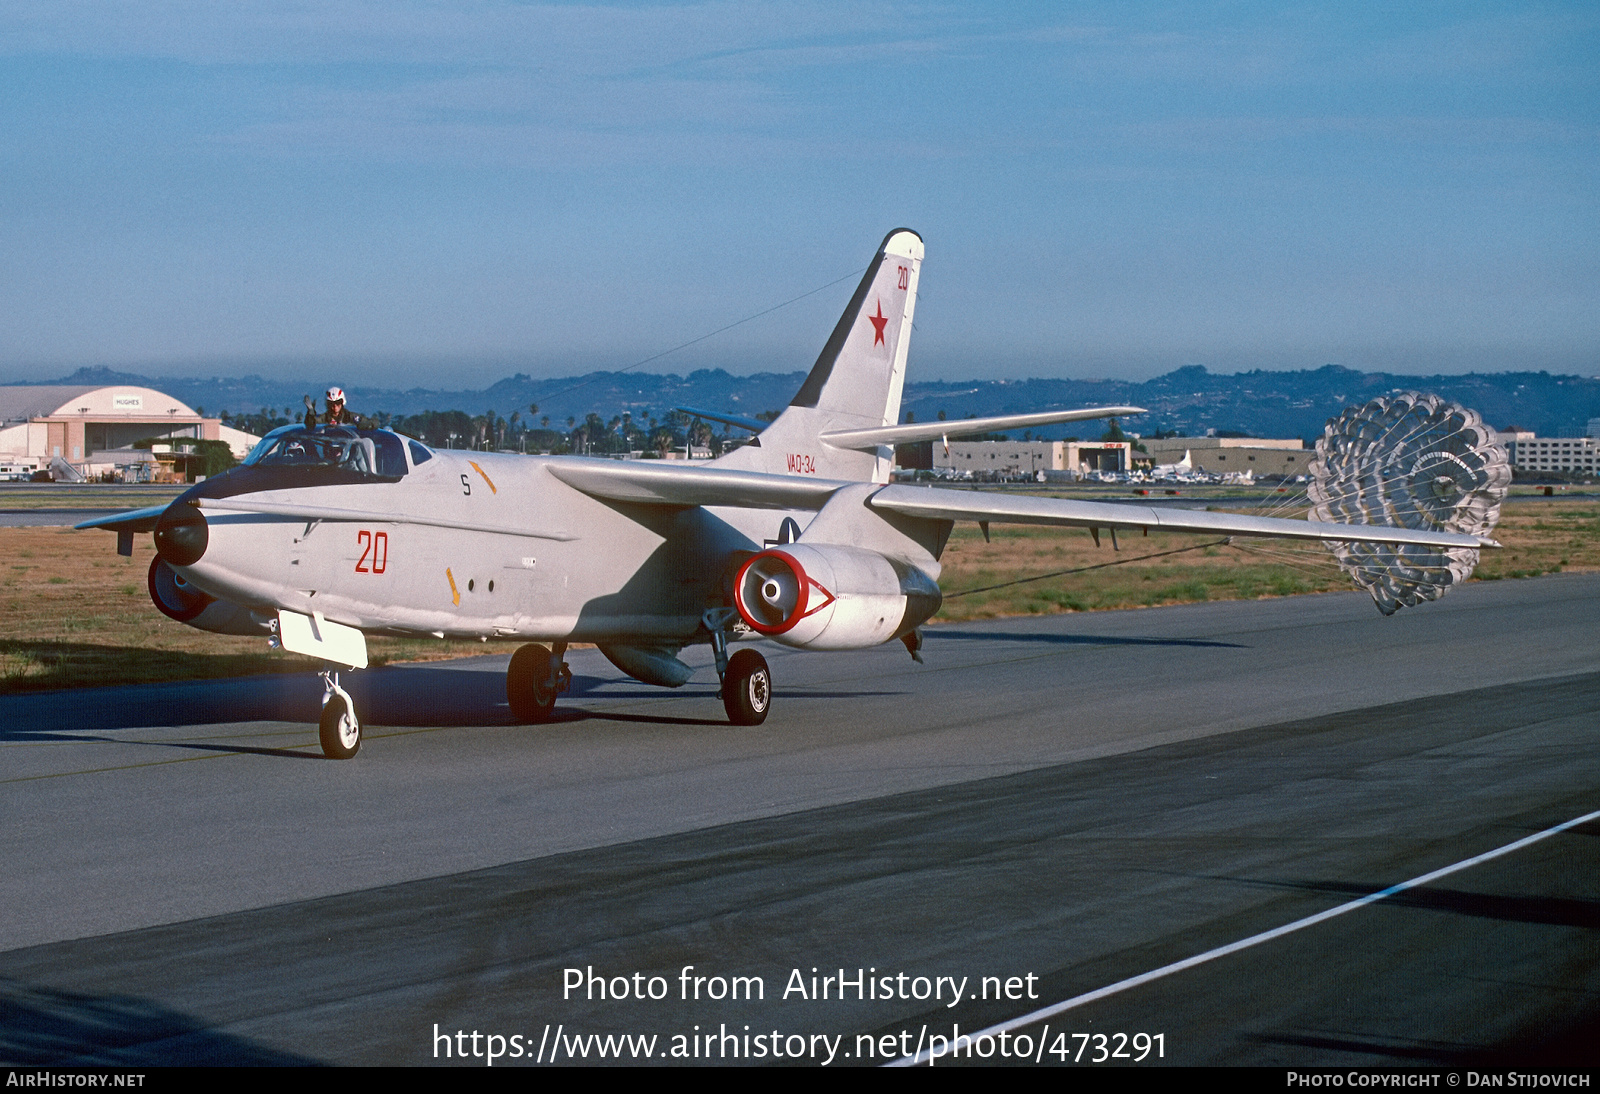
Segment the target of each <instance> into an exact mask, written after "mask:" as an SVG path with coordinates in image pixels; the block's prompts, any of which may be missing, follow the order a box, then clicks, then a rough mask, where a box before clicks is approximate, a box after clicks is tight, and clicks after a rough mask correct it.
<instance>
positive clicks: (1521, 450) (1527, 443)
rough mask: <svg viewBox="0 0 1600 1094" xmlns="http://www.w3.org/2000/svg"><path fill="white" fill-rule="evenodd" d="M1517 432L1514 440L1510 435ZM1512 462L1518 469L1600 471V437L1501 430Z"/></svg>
mask: <svg viewBox="0 0 1600 1094" xmlns="http://www.w3.org/2000/svg"><path fill="white" fill-rule="evenodd" d="M1512 436H1514V438H1515V439H1514V440H1509V439H1508V437H1512ZM1496 439H1498V440H1500V441H1501V443H1502V444H1505V445H1506V448H1507V449H1508V450H1509V455H1510V456H1511V466H1512V467H1514V468H1516V469H1517V470H1518V471H1530V472H1531V471H1580V472H1585V473H1587V474H1590V475H1593V474H1595V473H1596V472H1597V471H1600V437H1536V436H1534V435H1533V434H1532V433H1524V432H1518V433H1515V434H1510V435H1508V434H1505V433H1501V434H1498V435H1497V438H1496Z"/></svg>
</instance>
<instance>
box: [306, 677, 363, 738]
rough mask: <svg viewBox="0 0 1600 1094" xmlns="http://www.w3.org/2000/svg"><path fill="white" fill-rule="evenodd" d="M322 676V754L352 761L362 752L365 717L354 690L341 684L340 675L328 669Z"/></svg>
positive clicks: (319, 728) (319, 725)
mask: <svg viewBox="0 0 1600 1094" xmlns="http://www.w3.org/2000/svg"><path fill="white" fill-rule="evenodd" d="M318 675H320V676H321V677H322V685H323V692H322V720H321V722H320V723H318V727H317V728H318V735H319V736H320V737H321V739H322V754H323V755H324V756H326V757H328V759H330V760H348V759H349V758H350V757H352V756H354V755H355V754H356V753H357V752H360V751H361V720H360V719H359V718H357V717H356V705H355V702H354V701H353V700H352V699H351V698H350V693H349V692H347V691H345V690H344V688H342V687H340V686H339V674H338V673H337V672H334V671H332V670H331V669H329V670H324V671H323V672H321V673H319V674H318Z"/></svg>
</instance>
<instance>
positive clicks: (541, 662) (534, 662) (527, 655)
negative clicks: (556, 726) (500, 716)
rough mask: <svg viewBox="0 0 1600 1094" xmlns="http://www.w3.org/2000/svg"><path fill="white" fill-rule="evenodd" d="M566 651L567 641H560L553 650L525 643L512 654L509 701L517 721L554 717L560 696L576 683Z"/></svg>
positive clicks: (507, 672)
mask: <svg viewBox="0 0 1600 1094" xmlns="http://www.w3.org/2000/svg"><path fill="white" fill-rule="evenodd" d="M566 655H567V644H566V643H565V642H557V643H556V644H555V650H554V651H553V652H552V651H551V650H547V649H545V648H544V647H543V646H538V645H533V646H523V647H522V648H521V649H519V650H517V652H516V653H514V654H512V655H511V667H510V668H509V669H507V670H506V701H507V702H509V703H510V704H511V714H512V716H513V717H514V718H516V720H517V721H519V722H522V723H524V724H528V723H534V722H548V721H549V720H550V715H551V714H553V713H554V712H555V709H556V696H557V695H560V694H561V693H562V692H564V691H566V690H567V689H568V688H570V687H571V686H572V670H571V669H569V668H568V667H567V662H566V660H565V658H566Z"/></svg>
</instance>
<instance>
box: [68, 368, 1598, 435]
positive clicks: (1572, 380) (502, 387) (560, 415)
mask: <svg viewBox="0 0 1600 1094" xmlns="http://www.w3.org/2000/svg"><path fill="white" fill-rule="evenodd" d="M804 379H805V374H804V373H800V372H792V373H770V372H768V373H757V374H756V375H753V376H732V375H729V374H728V373H727V372H724V371H722V370H721V369H701V370H698V371H695V372H692V373H690V374H689V375H688V376H678V375H672V374H668V375H658V374H654V373H620V372H593V373H589V374H587V375H584V376H575V377H560V378H553V379H534V378H533V377H531V376H527V375H524V374H521V373H518V374H517V375H515V376H510V377H507V378H506V379H504V380H500V381H499V382H497V383H495V384H493V385H492V386H490V387H488V388H485V389H483V390H479V391H447V390H434V389H425V388H413V389H411V390H409V391H397V390H389V389H384V388H375V387H361V386H350V387H347V388H346V390H347V392H348V393H349V397H350V405H351V407H353V408H354V409H355V410H357V411H358V412H360V413H362V414H375V413H378V412H379V411H387V412H388V413H390V414H416V413H418V412H420V411H424V410H462V411H465V412H467V413H468V414H473V415H476V414H482V413H484V412H485V411H488V410H491V409H492V410H494V411H495V412H496V413H498V414H500V415H502V416H504V417H509V416H510V415H511V413H512V411H520V412H521V414H522V416H523V418H524V419H526V418H528V417H529V414H528V407H529V405H530V404H532V403H538V404H539V414H538V417H539V418H544V417H548V418H549V419H550V424H551V426H552V427H554V428H559V427H561V426H564V425H565V423H566V420H567V418H569V417H571V418H575V419H577V420H579V421H582V420H583V418H584V416H585V415H587V414H588V413H590V412H591V411H593V412H596V413H599V414H600V415H601V417H603V418H607V419H609V418H610V417H612V416H613V415H617V414H621V413H623V412H624V411H626V412H628V413H630V414H631V415H632V416H633V417H634V419H635V420H638V421H644V420H645V419H648V418H649V417H651V416H657V417H659V416H661V415H662V414H664V413H665V412H666V411H667V410H668V409H670V408H671V407H673V406H681V405H688V406H697V407H703V408H705V409H707V410H723V411H730V412H733V413H737V414H743V415H747V416H750V417H755V416H756V415H758V414H760V413H761V412H762V411H766V410H778V409H781V408H782V407H784V406H786V405H787V404H788V402H789V400H790V399H791V398H792V397H793V395H794V393H795V391H796V390H798V389H799V387H800V384H801V382H802V381H803V380H804ZM46 382H48V383H52V384H116V383H123V384H139V385H142V386H145V387H153V388H157V389H159V390H161V391H165V392H168V393H169V394H171V395H173V396H175V397H177V398H179V399H181V400H183V401H184V402H186V403H188V404H190V405H191V406H200V407H204V408H205V411H206V413H208V414H217V413H220V412H221V411H223V410H227V411H229V412H230V413H253V412H255V411H257V410H259V409H260V408H262V407H273V408H276V409H279V410H282V409H284V408H298V407H300V406H301V398H302V396H304V395H308V394H309V395H318V396H320V394H321V393H320V391H309V390H307V389H306V386H305V383H304V382H303V381H291V382H284V381H278V380H272V379H269V378H266V377H261V376H243V377H214V378H211V379H206V380H196V379H191V378H183V377H147V376H139V375H135V374H132V373H124V372H114V371H112V370H111V369H107V368H94V369H88V368H86V369H79V370H78V371H77V372H75V373H73V374H72V375H71V376H66V377H62V378H61V379H58V380H50V381H46ZM1394 390H1406V391H1431V392H1435V393H1437V394H1439V395H1443V396H1445V397H1447V398H1450V399H1454V400H1456V401H1458V402H1460V403H1463V404H1465V405H1467V406H1470V407H1472V408H1474V409H1475V410H1477V411H1479V412H1480V413H1481V414H1483V416H1484V417H1485V418H1486V419H1487V420H1488V422H1489V424H1491V425H1493V426H1495V427H1497V428H1500V429H1504V428H1507V427H1509V426H1513V425H1515V426H1520V427H1522V428H1524V429H1532V430H1534V431H1535V432H1537V433H1539V434H1541V435H1543V436H1547V437H1548V436H1573V435H1580V434H1582V432H1583V429H1584V425H1585V423H1586V422H1587V420H1588V419H1590V418H1596V417H1600V379H1597V378H1592V377H1582V376H1552V375H1551V374H1549V373H1547V372H1501V373H1468V374H1466V375H1460V376H1402V375H1397V374H1394V373H1386V372H1370V373H1364V372H1356V371H1354V370H1352V369H1347V368H1342V367H1340V366H1338V365H1326V366H1324V367H1322V368H1319V369H1307V370H1301V371H1298V372H1267V371H1260V370H1258V371H1255V372H1242V373H1237V374H1215V373H1211V372H1208V371H1207V370H1206V369H1205V367H1204V366H1201V365H1190V366H1188V367H1186V368H1180V369H1177V370H1176V371H1173V372H1169V373H1167V374H1166V375H1164V376H1158V377H1156V378H1155V379H1153V380H1150V381H1147V382H1145V383H1128V382H1124V381H1118V380H1050V379H1032V380H973V381H969V382H965V383H946V382H923V383H908V384H907V385H906V393H905V399H904V404H903V406H902V412H903V413H909V414H914V415H915V416H916V419H917V420H918V421H932V420H934V419H936V418H937V417H938V414H939V411H941V410H942V411H944V412H945V414H946V416H947V417H950V418H965V417H968V416H969V415H988V414H1008V413H1021V412H1024V411H1029V410H1048V409H1056V408H1064V407H1075V406H1093V405H1097V404H1098V405H1108V404H1113V403H1132V404H1135V405H1138V406H1144V407H1148V408H1149V409H1150V411H1151V413H1150V414H1149V415H1148V416H1147V417H1144V418H1141V419H1137V420H1135V421H1132V422H1130V423H1129V424H1128V428H1129V429H1131V430H1135V431H1137V432H1140V433H1145V434H1149V433H1154V432H1156V431H1158V430H1169V431H1177V432H1182V433H1187V434H1190V435H1196V434H1203V433H1204V432H1205V431H1206V430H1207V429H1216V430H1225V431H1232V432H1238V433H1245V434H1249V435H1251V436H1257V437H1305V438H1311V437H1315V436H1317V435H1319V434H1320V433H1321V432H1322V427H1323V424H1324V423H1325V422H1326V421H1327V419H1328V418H1330V417H1333V416H1334V415H1336V414H1338V413H1339V411H1340V410H1342V409H1343V408H1344V407H1345V406H1348V405H1350V404H1352V403H1360V402H1365V401H1367V400H1368V399H1371V398H1373V397H1374V396H1376V395H1381V394H1383V393H1385V392H1388V391H1394ZM319 405H320V403H319ZM295 416H297V415H295ZM1074 428H1076V430H1077V431H1078V433H1079V434H1081V435H1087V433H1088V432H1090V431H1091V430H1092V428H1093V427H1085V426H1083V425H1079V426H1077V427H1066V426H1063V427H1057V428H1055V429H1053V430H1041V431H1039V433H1040V435H1046V436H1051V437H1061V436H1066V435H1069V434H1070V433H1072V431H1073V429H1074Z"/></svg>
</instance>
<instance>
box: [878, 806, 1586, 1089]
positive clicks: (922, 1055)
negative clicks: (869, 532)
mask: <svg viewBox="0 0 1600 1094" xmlns="http://www.w3.org/2000/svg"><path fill="white" fill-rule="evenodd" d="M1597 819H1600V809H1597V810H1595V811H1594V812H1593V813H1585V814H1584V815H1583V816H1581V817H1574V818H1572V819H1571V820H1569V821H1563V822H1562V823H1560V824H1558V825H1556V826H1555V827H1554V828H1546V829H1545V830H1544V831H1542V832H1535V833H1534V834H1533V835H1531V836H1524V837H1523V838H1522V839H1519V840H1517V841H1516V842H1514V843H1508V844H1506V845H1505V846H1504V847H1497V848H1495V849H1494V850H1493V851H1485V852H1484V853H1483V854H1481V855H1474V856H1473V857H1472V858H1469V859H1463V860H1462V861H1460V862H1457V863H1454V864H1452V865H1450V866H1446V867H1444V868H1442V869H1439V870H1434V871H1433V872H1432V873H1427V874H1423V875H1421V876H1420V877H1414V878H1412V879H1411V880H1410V881H1402V882H1400V884H1398V885H1391V886H1389V887H1388V888H1387V889H1381V890H1379V891H1378V892H1376V893H1369V894H1367V895H1366V896H1364V897H1360V898H1359V899H1356V900H1352V901H1350V902H1349V903H1347V904H1341V905H1339V906H1338V907H1336V908H1329V909H1328V910H1327V911H1325V912H1318V913H1317V914H1316V915H1308V916H1306V917H1305V918H1304V919H1297V920H1295V921H1294V922H1293V923H1285V924H1284V925H1283V926H1281V927H1274V928H1273V929H1272V930H1270V931H1262V932H1261V933H1260V934H1253V935H1251V936H1250V937H1249V938H1241V939H1240V940H1239V941H1237V942H1230V943H1228V944H1227V945H1226V946H1218V947H1217V948H1216V949H1214V950H1207V951H1206V952H1205V953H1201V954H1196V955H1195V956H1193V957H1186V958H1184V959H1183V960H1182V961H1174V962H1173V963H1172V964H1170V965H1163V966H1161V967H1160V968H1159V969H1151V970H1150V971H1149V972H1143V973H1140V974H1139V975H1138V976H1130V977H1129V978H1128V979H1126V980H1118V981H1117V982H1116V983H1115V984H1107V985H1106V986H1105V987H1103V988H1096V989H1095V990H1094V991H1090V992H1085V993H1084V994H1082V995H1074V996H1073V997H1072V998H1071V999H1064V1000H1062V1001H1061V1002H1059V1003H1053V1004H1051V1005H1050V1006H1048V1007H1042V1008H1040V1009H1039V1010H1036V1011H1033V1012H1031V1013H1029V1014H1024V1015H1022V1016H1021V1017H1020V1018H1012V1019H1010V1020H1009V1021H1005V1022H1001V1023H999V1024H998V1025H993V1026H990V1027H988V1028H987V1029H983V1030H979V1031H978V1032H977V1033H974V1034H971V1035H970V1036H971V1037H972V1040H973V1041H974V1042H976V1041H977V1040H978V1038H980V1037H997V1036H999V1035H1000V1034H1002V1033H1010V1032H1011V1031H1013V1030H1018V1029H1021V1028H1022V1027H1024V1026H1031V1025H1032V1024H1033V1023H1035V1022H1042V1021H1044V1020H1045V1019H1046V1018H1053V1017H1055V1016H1056V1015H1058V1014H1062V1013H1065V1012H1066V1011H1069V1010H1073V1009H1075V1008H1077V1007H1081V1006H1083V1005H1085V1004H1087V1003H1093V1002H1096V1001H1098V1000H1100V999H1105V998H1108V997H1109V996H1113V995H1116V994H1118V993H1119V992H1124V991H1127V990H1128V989H1129V988H1136V987H1138V986H1139V985H1141V984H1148V983H1150V982H1152V981H1154V980H1160V979H1161V978H1162V977H1164V976H1171V975H1172V974H1173V973H1176V972H1182V971H1184V970H1185V969H1192V968H1194V967H1195V966H1196V965H1203V964H1205V963H1206V962H1207V961H1214V960H1216V959H1217V958H1219V957H1226V956H1227V955H1228V954H1231V953H1238V952H1239V951H1240V950H1247V949H1249V948H1250V947H1251V946H1259V945H1260V944H1261V943H1263V942H1271V941H1272V940H1273V939H1275V938H1282V937H1283V936H1284V935H1287V934H1293V933H1294V932H1295V931H1299V930H1304V929H1305V928H1307V927H1311V926H1315V925H1316V924H1318V923H1322V922H1324V921H1326V920H1329V919H1332V918H1334V917H1335V916H1341V915H1344V914H1345V913H1346V912H1353V911H1355V910H1356V909H1357V908H1364V907H1366V906H1367V905H1368V904H1375V903H1377V902H1378V901H1380V900H1383V899H1384V898H1385V897H1391V896H1394V895H1395V894H1396V893H1403V892H1405V891H1406V890H1407V889H1415V888H1416V887H1417V886H1419V885H1426V884H1428V883H1429V882H1430V881H1437V880H1439V879H1440V878H1442V877H1445V876H1447V875H1449V874H1454V873H1457V872H1459V871H1461V870H1466V869H1468V868H1469V867H1473V866H1477V865H1478V864H1479V863H1483V862H1488V861H1489V860H1490V859H1496V858H1499V857H1500V856H1501V855H1509V854H1510V853H1511V852H1513V851H1520V850H1521V849H1522V848H1524V847H1527V846H1530V845H1531V844H1535V843H1538V842H1539V841H1540V840H1544V839H1549V838H1550V837H1551V836H1554V835H1557V834H1558V833H1561V832H1565V831H1566V830H1567V829H1569V828H1576V827H1577V826H1578V825H1580V824H1587V823H1588V822H1589V821H1592V820H1597ZM930 1058H931V1050H923V1051H921V1052H918V1053H917V1054H915V1055H914V1056H902V1057H901V1058H900V1059H898V1060H895V1061H893V1062H891V1063H888V1064H885V1065H884V1066H885V1067H911V1066H914V1065H916V1064H925V1063H928V1062H930Z"/></svg>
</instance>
